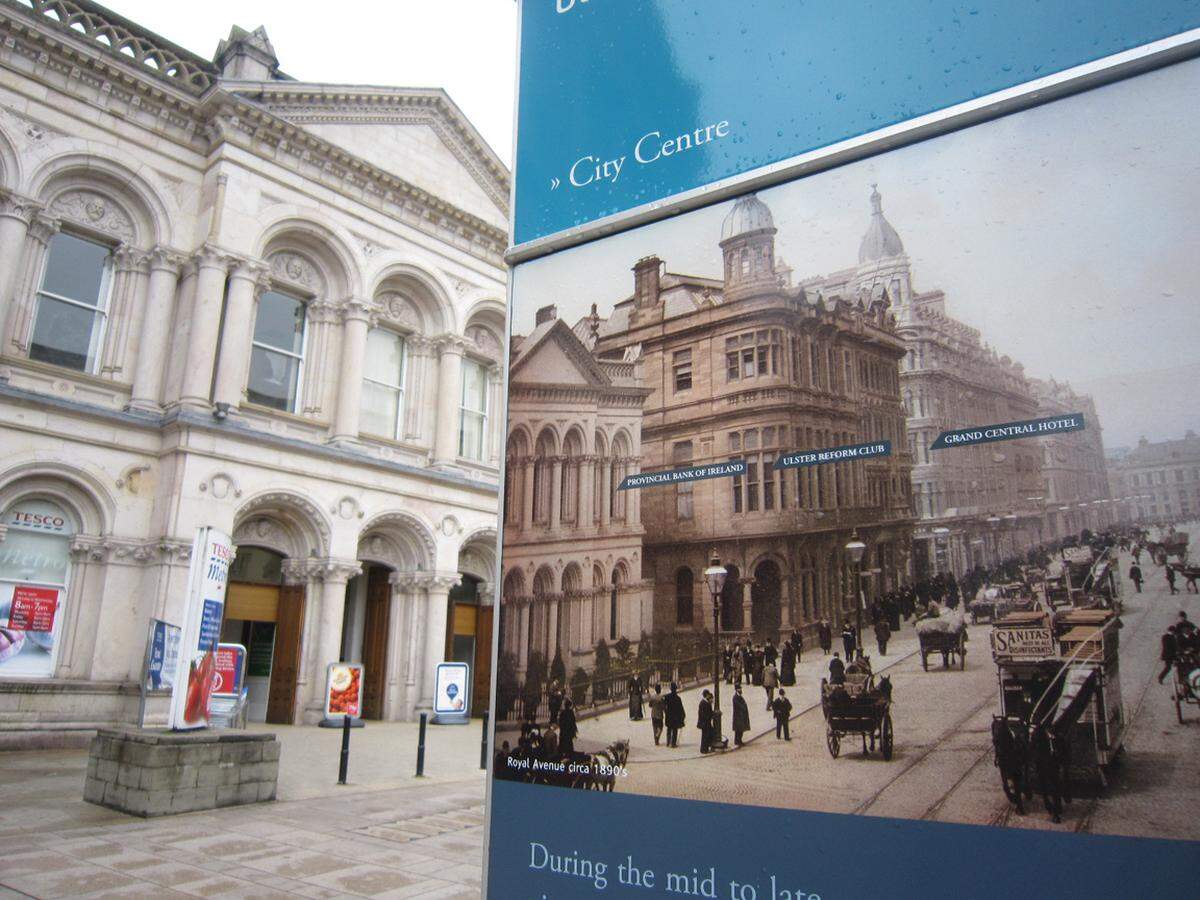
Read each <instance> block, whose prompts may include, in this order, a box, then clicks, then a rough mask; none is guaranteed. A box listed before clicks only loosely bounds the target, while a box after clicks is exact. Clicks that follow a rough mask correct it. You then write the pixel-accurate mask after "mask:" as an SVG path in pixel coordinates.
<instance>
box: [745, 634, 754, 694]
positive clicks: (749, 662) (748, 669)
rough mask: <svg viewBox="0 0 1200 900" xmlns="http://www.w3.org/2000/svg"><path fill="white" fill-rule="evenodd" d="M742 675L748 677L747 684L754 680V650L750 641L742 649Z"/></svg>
mask: <svg viewBox="0 0 1200 900" xmlns="http://www.w3.org/2000/svg"><path fill="white" fill-rule="evenodd" d="M742 673H743V674H744V675H745V676H746V684H750V683H751V682H752V681H753V680H754V650H753V649H752V648H751V646H750V641H749V640H747V641H746V643H745V646H743V647H742Z"/></svg>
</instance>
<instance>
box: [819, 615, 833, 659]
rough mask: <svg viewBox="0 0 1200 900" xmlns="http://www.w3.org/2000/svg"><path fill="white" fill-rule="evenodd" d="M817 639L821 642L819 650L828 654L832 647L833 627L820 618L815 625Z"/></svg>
mask: <svg viewBox="0 0 1200 900" xmlns="http://www.w3.org/2000/svg"><path fill="white" fill-rule="evenodd" d="M817 641H818V642H819V643H820V644H821V652H822V653H823V654H824V655H825V656H828V655H829V651H830V649H831V648H832V647H833V629H832V628H830V627H829V622H828V621H826V620H825V619H822V620H821V622H820V624H819V625H817Z"/></svg>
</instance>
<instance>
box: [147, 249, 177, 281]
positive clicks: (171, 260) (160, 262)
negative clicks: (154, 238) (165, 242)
mask: <svg viewBox="0 0 1200 900" xmlns="http://www.w3.org/2000/svg"><path fill="white" fill-rule="evenodd" d="M185 261H186V260H185V259H184V257H183V256H182V255H180V254H179V253H176V252H175V251H174V250H171V249H169V248H168V247H164V246H162V245H161V244H159V245H158V246H156V247H154V248H153V249H152V250H151V251H150V253H149V254H147V262H148V263H149V266H150V271H152V272H153V271H155V270H164V271H167V272H171V273H172V274H178V273H179V272H180V271H181V270H182V269H183V265H184V262H185Z"/></svg>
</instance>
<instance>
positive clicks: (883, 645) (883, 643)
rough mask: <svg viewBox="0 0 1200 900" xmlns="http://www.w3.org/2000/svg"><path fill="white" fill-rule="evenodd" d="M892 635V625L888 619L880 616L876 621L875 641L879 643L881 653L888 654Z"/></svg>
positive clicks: (882, 654) (881, 654)
mask: <svg viewBox="0 0 1200 900" xmlns="http://www.w3.org/2000/svg"><path fill="white" fill-rule="evenodd" d="M891 637H892V627H891V625H889V624H888V620H887V619H885V618H882V617H881V618H880V619H879V621H878V622H876V623H875V643H876V644H878V645H879V655H880V656H887V645H888V641H889V640H890V639H891Z"/></svg>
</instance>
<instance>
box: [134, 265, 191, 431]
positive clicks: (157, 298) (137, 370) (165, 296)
mask: <svg viewBox="0 0 1200 900" xmlns="http://www.w3.org/2000/svg"><path fill="white" fill-rule="evenodd" d="M182 262H183V260H182V259H181V258H180V257H179V256H177V255H175V254H173V253H171V252H170V251H168V250H167V249H165V248H164V247H155V248H154V250H153V251H152V252H151V253H150V285H149V287H148V288H147V290H146V307H145V309H144V310H143V312H142V332H141V336H140V338H139V339H138V357H137V361H136V362H135V363H134V370H133V391H132V393H131V395H130V398H129V407H130V408H131V409H144V410H147V411H150V412H156V411H158V409H159V408H160V405H161V402H162V386H163V375H164V373H165V372H166V370H167V354H168V351H169V350H170V346H171V323H172V320H173V318H174V313H175V291H176V288H177V287H178V285H179V271H180V266H181V265H182Z"/></svg>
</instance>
